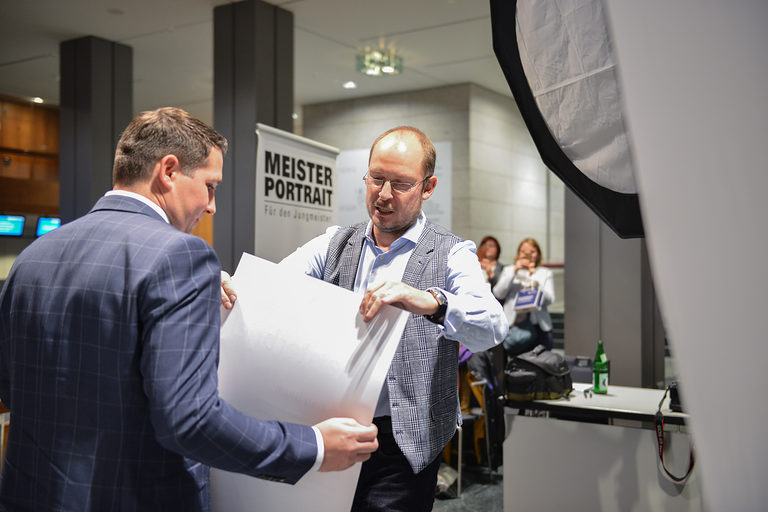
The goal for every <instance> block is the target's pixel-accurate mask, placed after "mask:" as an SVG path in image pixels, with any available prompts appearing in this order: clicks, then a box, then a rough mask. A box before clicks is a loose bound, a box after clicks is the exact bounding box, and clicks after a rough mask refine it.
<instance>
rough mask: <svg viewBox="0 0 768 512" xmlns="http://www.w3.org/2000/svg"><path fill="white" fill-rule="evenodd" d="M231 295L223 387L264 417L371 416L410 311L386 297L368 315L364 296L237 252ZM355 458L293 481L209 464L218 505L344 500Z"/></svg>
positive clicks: (329, 506)
mask: <svg viewBox="0 0 768 512" xmlns="http://www.w3.org/2000/svg"><path fill="white" fill-rule="evenodd" d="M233 280H234V284H235V288H236V291H237V302H236V303H235V307H234V308H233V309H232V311H231V312H229V313H228V314H226V316H225V318H223V322H222V327H221V357H220V362H219V392H220V394H221V396H222V398H224V399H225V400H227V401H228V402H229V403H230V404H232V405H233V406H235V407H237V408H238V409H239V410H241V411H242V412H244V413H245V414H248V415H250V416H254V417H256V418H260V419H265V420H269V419H276V420H282V421H288V422H293V423H303V424H306V425H313V424H315V423H318V422H320V421H322V420H324V419H327V418H331V417H335V416H342V417H351V418H354V419H356V420H357V421H359V422H360V423H363V424H370V422H371V420H372V419H373V413H374V410H375V408H376V401H377V399H378V397H379V393H380V392H381V387H382V385H383V383H384V378H385V377H386V374H387V370H388V369H389V365H390V363H391V361H392V357H393V356H394V353H395V349H396V348H397V344H398V342H399V340H400V336H401V335H402V332H403V329H404V328H405V323H406V321H407V320H408V316H409V313H408V312H406V311H403V310H400V309H397V308H394V307H391V306H385V307H384V308H382V310H381V311H380V312H379V314H378V315H376V318H375V319H374V320H373V321H371V322H370V323H368V324H366V323H365V322H363V321H362V317H361V316H360V314H359V313H358V307H359V305H360V300H361V296H360V295H359V294H355V293H352V292H350V291H348V290H344V289H342V288H339V287H338V286H334V285H331V284H328V283H325V282H323V281H321V280H319V279H314V278H312V277H309V276H306V275H303V274H296V273H295V272H291V271H289V270H287V269H281V268H280V267H279V265H276V264H274V263H271V262H269V261H267V260H263V259H261V258H257V257H255V256H252V255H250V254H243V256H242V258H241V260H240V263H239V265H238V267H237V270H236V272H235V275H234V276H233ZM359 473H360V464H355V465H354V466H352V467H351V468H349V469H347V470H346V471H342V472H331V473H319V472H317V471H311V472H309V473H307V474H306V475H304V476H303V477H302V478H301V480H299V482H298V483H297V484H296V485H287V484H281V483H276V482H270V481H266V480H262V479H258V478H252V477H249V476H246V475H240V474H235V473H230V472H227V471H221V470H216V469H213V470H211V491H212V496H211V505H212V508H213V510H214V512H240V511H249V512H250V511H259V512H277V511H280V512H283V511H298V510H312V511H313V512H322V511H328V512H339V511H345V510H349V508H350V506H351V505H352V498H353V497H354V490H355V486H356V485H357V478H358V475H359Z"/></svg>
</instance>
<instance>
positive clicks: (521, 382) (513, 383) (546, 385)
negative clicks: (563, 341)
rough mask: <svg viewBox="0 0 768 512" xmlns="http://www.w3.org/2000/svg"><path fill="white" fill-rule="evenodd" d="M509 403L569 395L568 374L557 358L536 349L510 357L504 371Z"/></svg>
mask: <svg viewBox="0 0 768 512" xmlns="http://www.w3.org/2000/svg"><path fill="white" fill-rule="evenodd" d="M504 384H505V385H506V395H507V398H508V399H509V400H514V401H517V402H526V401H529V400H553V399H555V398H560V397H563V396H568V395H569V394H570V393H571V391H573V382H572V380H571V371H570V369H569V368H568V363H566V362H565V358H564V357H563V356H561V355H560V354H557V353H555V352H552V351H551V350H547V349H546V348H544V346H543V345H538V346H536V348H534V349H533V350H531V351H530V352H524V353H522V354H519V355H517V356H515V357H513V358H512V359H511V360H510V361H509V362H508V363H507V367H506V368H505V369H504Z"/></svg>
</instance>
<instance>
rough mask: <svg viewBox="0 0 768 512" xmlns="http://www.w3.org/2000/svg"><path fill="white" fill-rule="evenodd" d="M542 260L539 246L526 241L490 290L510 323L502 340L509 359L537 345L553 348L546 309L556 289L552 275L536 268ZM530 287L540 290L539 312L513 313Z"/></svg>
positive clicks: (533, 242) (532, 241)
mask: <svg viewBox="0 0 768 512" xmlns="http://www.w3.org/2000/svg"><path fill="white" fill-rule="evenodd" d="M478 252H479V251H478ZM541 258H542V255H541V247H540V246H539V243H538V242H537V241H536V240H534V239H533V238H526V239H525V240H523V241H522V242H520V245H519V246H518V248H517V257H516V258H515V264H514V265H507V266H506V267H504V270H502V272H501V275H500V276H499V278H498V281H497V283H496V285H495V286H494V287H493V294H494V295H495V296H496V298H497V299H499V300H502V301H503V302H504V313H505V314H506V315H507V321H508V322H509V334H507V337H506V338H505V339H504V348H505V349H506V351H507V355H508V356H509V357H513V356H516V355H518V354H522V353H523V352H527V351H529V350H532V349H533V348H534V347H535V346H536V345H544V346H545V347H546V348H548V349H551V348H552V345H553V339H552V318H551V317H550V316H549V312H548V311H547V306H548V305H550V304H552V302H554V300H555V286H554V283H553V280H552V271H551V270H549V269H548V268H544V267H540V266H539V264H540V263H541ZM530 286H532V287H539V288H541V290H542V302H541V309H538V310H534V311H529V312H527V313H525V312H518V311H516V310H515V296H516V295H517V292H519V291H520V290H521V289H523V288H524V287H530Z"/></svg>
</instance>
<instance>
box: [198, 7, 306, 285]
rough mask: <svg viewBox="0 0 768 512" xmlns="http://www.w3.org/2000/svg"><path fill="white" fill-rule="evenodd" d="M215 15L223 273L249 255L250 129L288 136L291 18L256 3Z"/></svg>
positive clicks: (217, 233) (218, 242)
mask: <svg viewBox="0 0 768 512" xmlns="http://www.w3.org/2000/svg"><path fill="white" fill-rule="evenodd" d="M213 13H214V16H213V20H214V28H213V30H214V87H213V89H214V127H215V128H216V130H218V131H219V132H220V133H222V134H223V135H224V136H225V137H227V139H228V140H229V143H230V150H229V153H228V155H227V157H226V158H225V159H224V182H223V183H222V185H221V186H219V187H218V188H217V190H216V198H217V201H216V207H217V210H216V215H215V216H214V218H213V222H214V235H213V243H214V248H215V249H216V253H217V254H218V256H219V260H221V264H222V267H223V268H224V269H225V270H229V271H232V270H234V268H235V266H236V265H237V261H238V259H239V258H240V255H241V253H242V252H243V251H248V252H253V250H254V239H255V230H256V229H257V228H258V226H256V222H255V217H256V213H257V212H255V211H254V208H255V202H254V199H255V190H256V184H255V178H256V135H255V130H256V123H264V124H267V125H270V126H274V127H276V128H280V129H282V130H286V131H292V128H293V118H292V117H291V114H292V112H293V13H291V12H290V11H286V10H284V9H280V8H279V7H276V6H274V5H271V4H268V3H265V2H261V1H259V0H244V1H242V2H235V3H231V4H226V5H221V6H219V7H216V8H215V9H214V11H213Z"/></svg>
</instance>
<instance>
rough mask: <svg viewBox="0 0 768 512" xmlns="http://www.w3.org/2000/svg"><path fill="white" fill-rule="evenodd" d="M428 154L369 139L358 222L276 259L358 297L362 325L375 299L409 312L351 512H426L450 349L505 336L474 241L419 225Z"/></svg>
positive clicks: (448, 389) (453, 363)
mask: <svg viewBox="0 0 768 512" xmlns="http://www.w3.org/2000/svg"><path fill="white" fill-rule="evenodd" d="M435 157H436V155H435V148H434V145H433V144H432V142H431V141H430V140H429V138H428V137H427V136H426V135H425V134H424V133H422V132H421V131H420V130H417V129H416V128H413V127H407V126H401V127H398V128H394V129H392V130H389V131H387V132H385V133H384V134H382V135H381V136H379V137H378V138H377V139H376V141H375V142H374V143H373V146H372V148H371V152H370V156H369V162H368V171H367V173H366V175H365V177H364V178H363V179H364V180H365V183H366V186H367V193H366V205H367V209H368V214H369V216H370V221H369V222H363V223H360V224H357V225H355V226H351V227H346V228H341V227H339V226H334V227H332V228H329V229H328V230H327V231H326V233H325V234H323V235H320V236H319V237H317V238H315V239H313V240H311V241H309V242H308V243H307V244H305V245H304V246H302V247H300V248H299V249H297V250H296V252H294V253H293V254H291V255H290V256H288V257H287V258H285V259H284V260H283V261H282V262H281V265H288V266H292V267H294V268H296V269H297V271H301V272H304V273H306V274H308V275H311V276H314V277H316V278H318V279H324V280H325V281H328V282H331V283H334V284H336V285H338V286H342V287H344V288H347V289H350V290H354V291H358V292H360V293H363V292H364V294H365V295H364V297H363V300H362V302H361V304H360V313H361V314H362V315H363V319H364V320H366V321H370V320H371V319H372V318H373V317H374V316H375V315H376V313H377V312H378V311H379V310H380V308H381V306H382V305H383V304H392V305H396V306H398V307H401V308H403V309H406V310H408V311H410V312H411V313H412V315H411V316H410V318H409V320H408V322H407V324H406V327H405V331H404V333H403V336H402V339H401V341H400V345H399V346H398V349H397V351H396V353H395V356H394V359H393V361H392V365H391V367H390V369H389V372H388V374H387V377H386V382H385V385H384V387H383V389H382V392H381V395H380V397H379V402H378V405H377V406H376V412H375V417H374V423H375V424H376V425H377V426H378V428H379V436H378V438H379V450H378V451H377V452H376V453H374V454H373V455H372V457H371V458H370V459H369V460H368V461H366V462H365V463H363V467H362V470H361V473H360V479H359V481H358V485H357V490H356V493H355V498H354V502H353V506H352V510H354V511H382V512H384V511H386V512H393V511H407V512H418V511H429V510H431V509H432V504H433V501H434V495H435V487H436V484H437V470H438V468H439V466H440V454H441V452H442V450H443V448H444V447H445V445H446V444H447V443H448V442H449V441H450V439H451V438H452V437H453V435H454V433H455V431H456V425H457V421H458V420H459V418H460V410H459V402H458V397H457V384H458V373H457V372H458V359H459V344H460V343H462V344H464V345H465V346H466V347H467V348H468V349H470V350H472V351H473V352H479V351H482V350H486V349H488V348H490V347H493V346H495V345H497V344H498V343H500V342H501V341H502V340H503V339H504V337H505V335H506V333H507V329H508V326H507V321H506V319H505V317H504V312H503V310H502V309H501V305H500V304H499V302H498V301H497V300H496V299H495V298H494V297H493V295H492V294H491V290H490V287H489V286H488V283H487V282H485V279H484V278H483V271H482V269H481V268H480V263H479V262H478V260H477V257H476V255H475V244H474V243H473V242H471V241H463V240H461V239H460V238H459V237H457V236H456V235H454V234H452V233H450V232H448V231H447V230H445V229H443V228H441V227H440V226H437V225H435V224H433V223H431V222H429V221H427V219H426V217H425V215H424V213H423V212H422V210H421V205H422V202H423V201H424V200H426V199H428V198H429V197H430V196H431V195H432V193H433V192H434V190H435V186H436V185H437V177H436V176H434V168H435ZM228 287H229V283H228V282H227V281H226V278H225V282H224V293H225V294H226V293H228V292H233V291H234V290H231V288H228ZM224 302H225V305H226V303H227V301H226V299H224Z"/></svg>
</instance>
